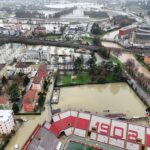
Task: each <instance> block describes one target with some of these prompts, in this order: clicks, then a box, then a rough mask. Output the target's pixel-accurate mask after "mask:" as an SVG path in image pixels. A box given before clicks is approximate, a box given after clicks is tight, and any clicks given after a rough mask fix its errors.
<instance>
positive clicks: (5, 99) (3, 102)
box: [0, 96, 9, 104]
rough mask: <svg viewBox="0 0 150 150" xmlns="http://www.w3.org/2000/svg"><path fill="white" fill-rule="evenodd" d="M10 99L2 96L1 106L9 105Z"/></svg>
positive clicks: (0, 99) (0, 98)
mask: <svg viewBox="0 0 150 150" xmlns="http://www.w3.org/2000/svg"><path fill="white" fill-rule="evenodd" d="M8 101H9V100H8V98H7V97H5V96H0V104H7V103H8Z"/></svg>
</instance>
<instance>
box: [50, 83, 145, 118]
mask: <svg viewBox="0 0 150 150" xmlns="http://www.w3.org/2000/svg"><path fill="white" fill-rule="evenodd" d="M52 108H53V109H57V108H61V109H62V110H65V109H68V108H72V109H82V110H85V111H92V112H99V113H104V110H110V111H111V112H112V113H125V114H127V115H128V116H130V117H131V116H145V114H144V112H145V109H146V106H145V105H144V104H143V103H142V101H141V100H140V99H139V97H138V96H137V95H136V94H135V93H134V91H133V90H132V89H131V88H130V87H129V86H128V85H127V84H126V83H114V84H103V85H84V86H76V87H65V88H61V90H60V101H59V104H55V105H53V106H52Z"/></svg>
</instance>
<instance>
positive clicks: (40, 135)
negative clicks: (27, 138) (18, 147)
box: [27, 127, 61, 150]
mask: <svg viewBox="0 0 150 150" xmlns="http://www.w3.org/2000/svg"><path fill="white" fill-rule="evenodd" d="M58 146H61V142H59V140H58V139H57V137H56V136H55V135H54V134H52V133H51V132H50V131H48V130H47V129H45V128H44V127H41V128H40V129H39V131H38V132H37V134H36V135H35V136H34V137H33V139H32V141H31V143H30V144H29V146H28V147H27V150H42V149H43V150H57V149H58Z"/></svg>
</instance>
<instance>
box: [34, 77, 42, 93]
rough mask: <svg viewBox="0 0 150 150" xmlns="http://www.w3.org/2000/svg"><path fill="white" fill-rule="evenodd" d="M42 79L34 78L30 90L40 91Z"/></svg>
mask: <svg viewBox="0 0 150 150" xmlns="http://www.w3.org/2000/svg"><path fill="white" fill-rule="evenodd" d="M43 83H44V79H43V78H42V77H40V76H35V77H34V78H33V81H32V90H37V91H39V92H40V91H41V90H42V87H43Z"/></svg>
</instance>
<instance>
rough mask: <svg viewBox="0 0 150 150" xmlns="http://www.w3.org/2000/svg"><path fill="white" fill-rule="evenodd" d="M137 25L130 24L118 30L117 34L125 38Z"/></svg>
mask: <svg viewBox="0 0 150 150" xmlns="http://www.w3.org/2000/svg"><path fill="white" fill-rule="evenodd" d="M136 29H137V25H130V26H127V27H124V28H121V29H120V30H119V36H120V37H121V38H126V37H129V36H130V35H131V33H132V32H134V31H136Z"/></svg>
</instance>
